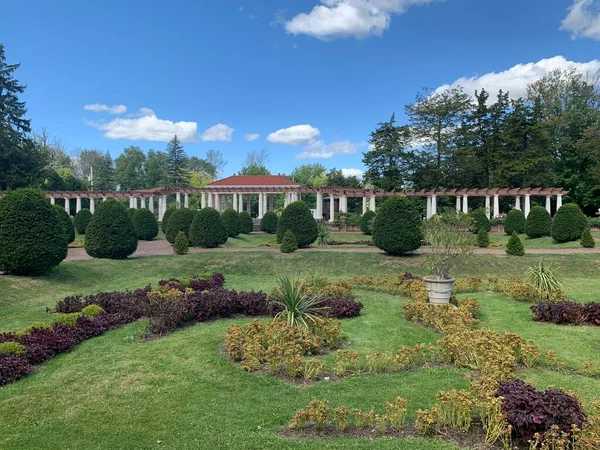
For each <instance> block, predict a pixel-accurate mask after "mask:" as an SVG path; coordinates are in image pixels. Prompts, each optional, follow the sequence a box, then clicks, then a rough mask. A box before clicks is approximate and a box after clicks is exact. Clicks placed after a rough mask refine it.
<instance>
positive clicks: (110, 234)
mask: <svg viewBox="0 0 600 450" xmlns="http://www.w3.org/2000/svg"><path fill="white" fill-rule="evenodd" d="M137 246H138V238H137V233H136V232H135V227H134V226H133V222H132V221H131V219H130V218H129V215H128V214H127V209H126V208H125V206H124V205H123V204H122V203H121V202H119V201H117V200H115V199H109V200H106V201H105V202H102V203H101V204H100V206H99V207H98V209H97V210H96V213H95V214H94V215H93V216H92V220H90V224H89V225H88V227H87V230H86V235H85V251H86V252H87V254H88V255H90V256H92V257H94V258H110V259H125V258H127V257H128V256H129V255H131V254H132V253H133V252H135V251H136V249H137Z"/></svg>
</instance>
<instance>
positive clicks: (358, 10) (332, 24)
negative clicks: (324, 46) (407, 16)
mask: <svg viewBox="0 0 600 450" xmlns="http://www.w3.org/2000/svg"><path fill="white" fill-rule="evenodd" d="M434 1H438V0H321V3H322V4H320V5H316V6H315V7H314V8H313V9H312V10H311V11H310V12H309V13H301V14H298V15H297V16H295V17H293V18H292V19H291V20H289V21H287V22H285V29H286V31H287V32H288V33H290V34H294V35H298V34H305V35H308V36H313V37H316V38H317V39H322V40H329V39H335V38H343V37H350V36H354V37H355V38H357V39H360V38H365V37H368V36H371V35H375V36H380V35H381V34H382V33H383V32H384V31H385V30H386V29H387V28H388V27H389V26H390V22H391V20H392V15H393V14H402V13H404V12H406V10H407V9H408V8H410V7H411V6H414V5H424V4H428V3H432V2H434Z"/></svg>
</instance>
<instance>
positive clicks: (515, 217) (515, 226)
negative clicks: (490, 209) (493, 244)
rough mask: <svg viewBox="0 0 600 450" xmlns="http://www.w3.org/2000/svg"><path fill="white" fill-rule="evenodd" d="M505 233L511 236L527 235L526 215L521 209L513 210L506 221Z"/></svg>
mask: <svg viewBox="0 0 600 450" xmlns="http://www.w3.org/2000/svg"><path fill="white" fill-rule="evenodd" d="M504 232H505V233H506V234H508V235H509V236H510V235H512V234H513V233H517V234H523V233H525V214H523V211H521V210H520V209H511V210H510V211H509V213H508V214H507V215H506V219H505V220H504Z"/></svg>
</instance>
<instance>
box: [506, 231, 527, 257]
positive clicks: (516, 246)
mask: <svg viewBox="0 0 600 450" xmlns="http://www.w3.org/2000/svg"><path fill="white" fill-rule="evenodd" d="M506 254H507V255H512V256H524V255H525V247H523V242H521V238H520V237H519V235H518V234H517V233H516V231H515V232H513V234H512V236H511V237H510V239H509V240H508V243H507V244H506Z"/></svg>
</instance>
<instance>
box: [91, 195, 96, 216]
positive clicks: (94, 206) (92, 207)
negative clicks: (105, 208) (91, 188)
mask: <svg viewBox="0 0 600 450" xmlns="http://www.w3.org/2000/svg"><path fill="white" fill-rule="evenodd" d="M90 212H91V213H92V214H94V213H95V212H96V202H95V201H94V199H93V198H90Z"/></svg>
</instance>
